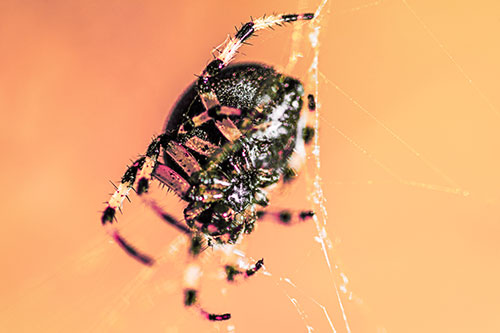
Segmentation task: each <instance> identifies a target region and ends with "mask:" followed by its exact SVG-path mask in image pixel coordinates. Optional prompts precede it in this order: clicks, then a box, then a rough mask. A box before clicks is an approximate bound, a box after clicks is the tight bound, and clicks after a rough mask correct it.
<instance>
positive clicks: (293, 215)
mask: <svg viewBox="0 0 500 333" xmlns="http://www.w3.org/2000/svg"><path fill="white" fill-rule="evenodd" d="M313 216H314V212H313V211H312V210H302V211H291V210H288V209H281V210H270V209H268V210H259V211H257V218H258V219H259V220H262V219H264V218H266V217H270V218H272V219H274V220H275V221H277V222H279V223H281V224H284V225H292V224H295V223H299V222H302V221H305V220H308V219H310V218H312V217H313Z"/></svg>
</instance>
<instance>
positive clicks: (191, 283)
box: [184, 263, 231, 321]
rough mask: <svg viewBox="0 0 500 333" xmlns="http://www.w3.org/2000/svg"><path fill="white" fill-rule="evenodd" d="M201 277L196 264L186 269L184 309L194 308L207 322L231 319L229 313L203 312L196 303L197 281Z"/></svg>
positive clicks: (197, 302)
mask: <svg viewBox="0 0 500 333" xmlns="http://www.w3.org/2000/svg"><path fill="white" fill-rule="evenodd" d="M200 276H201V269H200V267H199V265H197V264H194V263H193V264H191V265H189V266H188V267H187V269H186V271H185V273H184V285H185V289H184V305H185V306H186V307H196V308H197V309H198V311H199V312H200V314H201V315H202V316H203V317H204V318H205V319H208V320H212V321H222V320H228V319H230V318H231V314H230V313H224V314H214V313H210V312H207V311H205V310H204V309H203V308H202V307H201V305H200V304H199V301H198V290H197V286H198V284H199V279H200Z"/></svg>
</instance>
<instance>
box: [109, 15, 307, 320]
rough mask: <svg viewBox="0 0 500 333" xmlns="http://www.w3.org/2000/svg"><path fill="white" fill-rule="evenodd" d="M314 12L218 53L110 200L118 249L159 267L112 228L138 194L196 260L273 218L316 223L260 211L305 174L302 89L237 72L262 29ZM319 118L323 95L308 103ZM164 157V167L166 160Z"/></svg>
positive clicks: (271, 76)
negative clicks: (271, 190) (272, 191)
mask: <svg viewBox="0 0 500 333" xmlns="http://www.w3.org/2000/svg"><path fill="white" fill-rule="evenodd" d="M313 17H314V14H312V13H305V14H286V15H272V16H263V17H261V18H258V19H256V20H251V21H250V22H247V23H245V24H243V25H242V26H241V28H240V29H239V30H237V32H236V34H235V35H234V37H232V38H228V39H227V40H226V41H225V42H224V43H223V44H222V46H221V50H218V49H217V51H218V55H217V56H215V55H214V59H213V60H212V61H211V62H210V63H209V64H208V65H207V66H206V68H205V69H204V70H203V72H202V73H201V75H200V76H199V77H198V80H197V81H196V82H194V83H193V84H192V85H191V86H190V87H188V89H187V90H186V91H185V92H184V94H183V95H182V96H181V97H180V99H179V100H178V101H177V104H176V105H175V106H174V108H173V111H172V113H171V115H170V117H169V119H168V121H167V124H166V127H165V130H164V132H163V133H162V134H160V135H159V136H157V137H155V138H154V139H153V140H152V142H151V143H150V145H149V146H148V148H147V150H146V153H145V154H144V155H142V156H141V157H139V158H138V159H137V160H136V161H134V162H133V164H132V165H131V166H130V167H128V168H127V170H126V172H125V174H124V175H123V177H122V178H121V182H120V184H119V185H118V186H117V187H115V192H114V194H113V195H112V196H111V198H110V199H109V201H108V202H107V207H106V209H105V210H104V212H103V214H102V217H101V221H102V224H103V225H105V226H106V227H107V228H108V232H109V233H110V235H111V236H112V237H113V238H114V240H115V241H116V243H117V244H118V245H119V246H120V247H121V248H122V249H123V250H125V251H126V253H128V254H129V255H130V256H132V257H133V258H134V259H136V260H138V261H139V262H141V263H142V264H145V265H153V264H154V259H153V258H152V257H150V256H149V255H147V254H144V253H142V252H140V251H139V250H137V249H136V248H135V247H134V246H133V245H131V244H130V243H129V242H128V241H126V240H125V239H124V238H123V237H122V236H121V235H120V233H119V232H118V230H117V229H116V228H115V227H114V225H113V224H112V223H113V221H114V220H115V213H116V210H118V209H121V206H122V203H123V200H124V199H125V198H128V194H129V192H130V190H131V189H134V190H135V192H136V193H137V194H138V195H139V196H140V197H141V198H143V201H144V202H145V203H146V204H147V205H148V206H149V207H151V208H152V209H153V210H154V211H155V212H156V213H157V214H158V215H159V216H160V217H161V218H163V220H165V221H166V222H167V223H169V224H171V225H172V226H174V227H175V228H177V229H178V230H179V231H181V232H183V233H185V234H186V235H189V236H190V239H191V241H190V243H189V252H190V254H191V255H192V256H193V257H196V256H197V255H198V254H199V253H200V252H201V251H202V250H203V249H204V247H208V246H212V245H215V244H221V245H224V244H234V243H236V242H238V240H239V239H240V238H241V236H242V234H244V233H247V234H248V233H251V232H252V231H253V230H254V226H255V222H256V220H257V219H261V218H264V217H265V216H271V217H274V218H275V219H277V220H278V221H281V222H282V223H285V224H290V223H291V222H292V220H293V219H295V220H306V219H308V218H310V217H312V216H313V215H314V213H313V212H312V211H301V212H291V211H288V210H282V211H275V212H273V211H270V210H268V211H265V210H258V209H257V208H256V207H257V206H260V207H266V206H267V205H268V202H269V200H268V198H267V196H266V190H267V188H268V187H269V186H271V185H273V184H275V183H277V182H278V181H279V180H283V181H284V182H287V181H289V180H291V179H292V178H294V176H295V175H296V173H295V170H294V169H293V168H292V167H291V165H290V158H291V157H292V153H293V152H294V150H296V149H297V147H298V145H301V147H303V144H304V142H305V143H308V142H309V141H310V140H311V138H312V137H313V135H314V129H312V128H311V127H307V126H304V124H303V122H301V121H299V119H300V118H301V109H302V105H303V101H302V96H303V95H304V89H303V86H302V84H301V82H300V81H299V80H297V79H295V78H292V77H290V76H286V75H284V74H281V73H278V72H277V71H275V70H274V69H273V68H272V67H270V66H267V65H264V64H258V63H241V64H236V65H235V64H230V63H231V61H232V60H233V58H234V56H235V55H236V53H237V52H238V49H239V48H240V47H241V46H242V45H243V44H246V41H247V40H248V38H250V37H251V36H252V35H254V33H255V32H256V31H258V30H261V29H265V28H272V27H273V26H275V25H281V24H283V23H286V22H295V21H299V20H312V19H313ZM307 105H308V108H309V110H310V111H314V110H315V102H314V97H313V96H312V95H309V96H308V97H307ZM160 157H161V158H162V159H160ZM153 180H157V181H158V182H160V183H161V184H163V185H165V186H167V188H169V189H170V190H172V191H173V192H174V193H175V194H177V195H178V196H179V197H180V198H181V199H183V200H184V201H185V202H186V203H187V207H186V208H185V210H184V219H185V223H184V222H181V221H178V220H176V219H175V218H174V217H173V216H171V215H170V214H168V213H167V212H165V211H164V210H163V209H162V208H161V207H160V206H159V205H158V204H157V202H156V201H155V200H154V199H151V198H150V197H149V196H148V195H147V193H148V189H149V186H150V183H151V182H152V181H153ZM263 264H264V262H263V259H260V260H258V261H257V262H256V263H255V264H254V265H253V266H251V267H250V268H249V269H247V270H240V269H239V268H237V267H236V266H232V265H227V266H225V272H226V277H227V280H228V281H234V279H235V278H236V277H237V276H243V277H249V276H252V275H253V274H255V273H256V272H257V271H258V270H259V269H260V268H261V267H262V266H263ZM193 285H194V283H193V284H191V286H190V287H189V288H186V289H185V290H184V304H185V306H187V307H191V306H193V305H196V306H197V308H198V309H199V311H200V313H201V314H202V315H203V317H205V318H206V319H209V320H215V321H219V320H227V319H229V318H230V317H231V315H230V314H229V313H224V314H213V313H209V312H207V311H205V310H204V309H203V308H202V307H201V306H200V305H199V304H198V297H197V296H198V291H197V290H196V288H195V287H193Z"/></svg>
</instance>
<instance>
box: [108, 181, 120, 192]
mask: <svg viewBox="0 0 500 333" xmlns="http://www.w3.org/2000/svg"><path fill="white" fill-rule="evenodd" d="M109 182H110V183H111V185H113V187H114V188H115V190H116V189H118V187H117V186H116V185H115V183H113V181H111V180H110V181H109Z"/></svg>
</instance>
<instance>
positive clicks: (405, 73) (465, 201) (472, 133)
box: [0, 0, 500, 332]
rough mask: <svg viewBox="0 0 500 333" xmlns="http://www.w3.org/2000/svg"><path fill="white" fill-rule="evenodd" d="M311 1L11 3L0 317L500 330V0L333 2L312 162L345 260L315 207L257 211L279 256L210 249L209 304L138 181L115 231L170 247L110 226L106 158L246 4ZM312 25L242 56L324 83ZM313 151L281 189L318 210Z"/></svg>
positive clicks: (5, 49)
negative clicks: (276, 214)
mask: <svg viewBox="0 0 500 333" xmlns="http://www.w3.org/2000/svg"><path fill="white" fill-rule="evenodd" d="M319 3H320V2H319V1H316V0H314V1H312V0H311V1H301V0H298V1H292V2H290V1H272V2H271V1H241V2H235V1H213V2H201V1H199V2H194V1H193V2H191V3H189V4H186V3H184V2H173V1H172V2H171V3H167V2H160V1H158V2H149V3H139V2H137V3H131V2H127V3H125V2H123V1H105V2H102V1H79V2H77V1H71V2H67V1H48V2H47V1H20V2H14V1H2V2H1V3H0V22H1V23H0V47H1V51H0V112H1V118H2V119H1V123H0V124H1V130H0V147H1V152H2V156H3V158H2V163H1V166H0V168H1V169H0V171H1V173H0V174H1V176H0V177H1V183H2V185H3V191H2V193H1V194H0V196H1V200H0V202H1V203H2V209H1V211H0V219H1V221H2V224H1V226H2V231H1V234H0V262H1V263H2V272H1V275H0V282H1V283H0V295H1V297H0V331H2V332H33V331H37V332H69V331H72V332H135V331H139V330H142V331H146V332H193V331H196V330H198V331H200V332H228V331H229V332H231V331H235V332H254V331H266V332H275V331H283V332H304V331H306V330H307V325H309V326H311V327H313V328H314V329H315V331H316V332H329V331H332V328H331V325H330V323H329V321H328V319H327V317H326V316H325V313H328V315H329V317H330V319H331V322H332V325H333V327H334V328H335V329H336V331H337V332H346V331H347V330H348V328H349V329H350V330H351V331H352V332H386V331H387V332H451V331H453V332H470V331H481V332H498V331H500V316H499V315H498V314H499V313H500V288H499V287H498V281H500V268H499V265H498V262H499V261H498V258H499V255H500V245H499V244H500V242H499V241H498V239H499V238H500V226H499V223H498V221H499V218H500V211H499V209H498V208H499V206H500V175H499V170H500V158H499V157H498V156H499V151H500V149H499V148H500V140H499V139H500V131H499V128H500V95H499V94H498V78H499V77H500V62H499V60H498V59H500V46H499V43H498V41H499V39H498V32H499V31H500V16H499V13H500V4H499V2H498V1H493V0H490V1H487V0H482V1H476V2H470V1H412V0H407V1H405V0H401V1H398V0H387V1H383V0H380V1H374V2H370V1H367V0H363V1H361V0H359V1H358V0H356V1H354V0H350V1H349V0H338V1H330V2H328V3H327V4H326V6H325V8H324V9H323V12H322V14H323V15H322V16H321V21H320V29H321V30H320V35H319V41H320V43H321V45H320V48H319V71H320V72H321V73H322V75H321V77H320V79H319V86H318V91H319V103H320V105H321V107H320V109H319V111H318V112H319V117H320V133H319V135H320V148H321V150H320V160H321V168H320V170H319V176H320V177H321V179H322V180H321V186H322V190H323V192H324V197H325V198H326V200H327V201H326V202H325V207H326V209H327V212H328V216H327V218H326V221H327V227H326V231H327V236H328V238H327V240H330V241H331V242H332V245H333V247H332V248H331V249H330V250H328V251H327V253H328V255H329V259H330V260H331V266H332V273H331V274H330V273H329V271H328V266H327V264H326V261H325V258H324V255H323V252H322V250H321V246H320V244H319V243H318V242H317V241H316V240H315V237H316V236H318V233H317V229H316V226H315V224H314V223H313V222H309V223H306V224H302V225H297V226H294V227H289V228H287V227H284V226H281V225H277V224H273V223H272V222H270V221H265V222H262V223H260V225H259V228H258V230H257V231H256V232H255V233H254V234H252V235H250V236H249V237H247V239H246V241H245V242H244V244H242V249H244V251H245V252H246V253H247V256H248V257H250V258H253V259H255V258H261V257H264V258H265V263H266V269H267V271H268V273H269V274H270V275H265V274H258V276H256V277H254V278H253V279H251V280H248V281H245V282H243V283H240V284H239V285H236V286H234V285H230V286H228V285H227V284H226V283H224V282H223V281H221V280H220V279H219V278H218V270H217V269H216V265H210V264H207V265H206V266H207V267H206V268H207V270H206V273H205V275H204V277H203V282H202V283H203V288H202V289H201V293H202V294H201V297H202V302H203V305H204V306H205V307H206V308H207V309H208V310H210V311H214V312H225V311H230V312H232V314H233V319H231V321H229V322H224V323H210V322H207V321H204V320H203V319H201V318H200V317H199V316H197V315H196V314H194V313H192V312H190V311H188V310H186V309H185V308H184V307H183V306H182V300H181V293H180V290H181V280H182V272H183V268H184V267H185V264H186V256H185V254H184V249H183V248H182V246H179V247H178V249H179V251H178V252H175V251H174V252H172V244H177V243H178V242H179V241H180V240H182V238H178V234H177V233H176V231H175V230H173V229H172V228H170V227H168V226H165V225H164V224H163V223H161V222H159V221H158V219H157V218H156V217H155V216H154V215H153V214H152V213H151V212H149V211H148V209H147V208H146V207H144V205H143V204H142V203H141V202H140V201H139V200H136V198H135V197H132V204H129V203H125V207H124V215H123V216H120V217H119V222H120V224H119V225H120V227H121V229H122V230H123V233H124V234H125V235H126V237H127V238H128V239H129V240H130V241H131V242H133V243H134V244H136V245H137V246H138V247H140V248H141V249H144V251H147V252H148V253H153V254H154V255H155V256H156V257H157V258H163V260H161V263H160V264H159V265H158V266H156V267H154V268H152V269H149V268H144V267H142V266H140V265H139V264H137V263H136V262H135V261H134V260H132V259H130V258H129V257H128V256H126V255H125V254H124V253H123V252H122V251H121V250H120V249H119V248H118V246H116V244H114V243H113V242H111V241H110V240H109V238H108V237H107V235H106V234H105V233H104V231H103V230H102V228H101V226H100V222H99V218H100V215H99V211H100V210H102V209H103V208H104V204H101V202H103V201H106V200H107V199H108V198H109V197H108V194H107V193H109V192H111V190H112V187H111V185H110V184H109V183H108V179H113V180H118V179H119V178H120V177H121V175H122V174H123V172H124V170H125V166H126V164H127V163H128V162H129V160H130V159H132V158H135V157H136V156H137V154H139V153H141V152H143V151H144V149H145V148H146V146H147V144H148V143H149V141H150V138H151V136H152V135H154V134H158V133H160V131H161V129H162V126H163V123H164V121H165V119H166V117H167V115H168V111H169V110H170V107H171V106H172V105H173V103H175V100H176V98H177V97H178V96H179V95H180V94H181V92H182V91H183V89H184V88H185V87H186V86H187V85H188V84H189V83H190V82H191V81H192V80H193V78H194V76H193V75H194V74H197V73H199V72H200V71H201V70H202V68H203V67H204V66H205V65H206V63H207V61H209V60H210V59H211V56H210V51H211V50H212V48H213V47H215V46H217V45H219V44H220V43H221V42H222V41H223V40H224V39H225V37H226V35H227V33H229V32H231V33H232V32H233V26H234V25H238V24H239V23H240V22H244V21H246V20H248V18H249V16H250V15H251V16H253V17H258V16H260V15H262V14H264V13H271V12H307V11H314V10H315V9H316V8H317V7H318V5H319ZM294 29H296V30H294ZM293 31H297V33H298V35H297V36H298V37H299V40H298V41H297V44H293V43H292V32H293ZM310 32H311V26H310V25H309V24H297V25H295V28H294V27H292V26H287V27H285V28H280V29H277V30H276V31H274V32H272V31H266V32H261V33H260V34H259V35H260V36H259V37H258V38H255V39H253V40H252V41H251V42H252V44H254V46H253V47H245V48H244V49H243V50H242V52H243V53H244V54H242V55H240V56H239V57H238V60H240V61H242V60H244V61H250V60H253V61H262V62H265V63H269V64H273V65H275V66H276V67H277V68H278V69H280V70H285V69H289V70H290V74H292V75H294V76H297V77H300V78H301V79H302V80H303V82H304V83H305V84H306V89H307V91H308V92H310V91H313V92H314V90H315V89H316V88H315V86H314V81H313V80H311V77H310V76H309V74H308V71H307V69H308V68H309V66H310V65H311V63H312V60H313V56H314V50H313V49H312V48H311V47H310V43H309V41H308V34H309V33H310ZM293 52H297V53H300V55H301V57H299V58H298V62H297V64H296V65H295V66H287V64H289V61H290V55H291V54H293ZM309 152H311V149H310V150H309ZM310 156H311V159H310V161H309V162H308V163H307V165H306V166H305V168H304V169H303V172H302V176H301V178H300V179H299V180H298V181H297V182H296V183H295V184H293V185H292V186H291V187H288V188H279V189H277V190H276V192H275V199H274V200H273V201H272V202H273V204H274V205H275V206H276V207H287V206H290V207H297V208H306V209H309V208H313V209H315V210H316V211H319V207H318V206H317V205H315V204H314V203H313V202H312V200H311V198H312V193H313V192H314V186H313V182H314V178H315V175H316V174H317V171H316V168H315V163H314V159H313V155H310ZM157 192H159V193H156V194H157V195H158V197H161V199H162V200H163V201H162V202H163V203H164V205H165V207H167V209H168V210H169V211H170V212H172V213H173V214H174V215H176V216H178V217H181V216H182V205H181V204H180V203H179V202H178V200H177V199H175V198H173V196H172V195H171V194H167V195H165V194H164V193H162V192H161V191H157ZM276 197H279V198H276ZM319 217H320V220H319V222H320V223H321V222H322V221H323V220H322V218H323V215H322V214H319ZM169 251H170V252H169ZM208 257H209V259H210V260H212V261H214V262H218V260H220V255H218V254H212V253H211V252H210V253H209V254H208ZM343 276H345V277H346V278H347V279H348V282H347V283H345V282H344V281H343ZM286 279H289V281H291V282H292V283H293V284H294V285H295V287H294V286H292V285H290V284H289V283H287V282H286ZM336 290H337V291H338V293H339V295H340V296H339V297H340V300H341V301H342V304H343V308H344V311H345V316H346V319H347V323H346V321H345V320H344V319H343V316H342V311H341V308H340V306H339V301H338V298H337V296H336ZM293 302H296V304H297V305H294V303H293ZM324 310H325V311H324Z"/></svg>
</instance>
